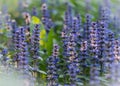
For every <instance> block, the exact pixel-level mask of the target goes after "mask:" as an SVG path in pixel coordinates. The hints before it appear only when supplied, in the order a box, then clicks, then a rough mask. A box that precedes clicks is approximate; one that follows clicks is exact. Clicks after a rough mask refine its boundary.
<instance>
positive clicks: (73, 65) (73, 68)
mask: <svg viewBox="0 0 120 86" xmlns="http://www.w3.org/2000/svg"><path fill="white" fill-rule="evenodd" d="M75 47H76V43H75V35H74V34H73V33H70V36H69V42H68V46H67V49H68V50H67V53H68V57H69V60H68V75H69V77H70V83H69V84H70V86H76V85H77V81H78V78H77V75H78V74H79V73H80V69H79V59H78V56H77V52H76V49H75Z"/></svg>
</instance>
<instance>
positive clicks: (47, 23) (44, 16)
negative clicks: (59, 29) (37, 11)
mask: <svg viewBox="0 0 120 86" xmlns="http://www.w3.org/2000/svg"><path fill="white" fill-rule="evenodd" d="M41 10H42V23H43V24H44V27H45V29H46V32H47V33H48V32H49V31H50V29H51V28H52V27H53V26H54V24H53V22H52V20H51V19H50V14H49V11H48V7H47V4H46V3H43V4H42V8H41Z"/></svg>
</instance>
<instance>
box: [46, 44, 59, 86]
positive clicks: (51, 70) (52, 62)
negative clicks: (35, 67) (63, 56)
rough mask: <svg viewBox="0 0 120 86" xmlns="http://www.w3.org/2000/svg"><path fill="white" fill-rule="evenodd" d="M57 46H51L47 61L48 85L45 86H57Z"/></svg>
mask: <svg viewBox="0 0 120 86" xmlns="http://www.w3.org/2000/svg"><path fill="white" fill-rule="evenodd" d="M58 55H59V46H58V45H57V44H54V46H53V53H52V56H50V57H49V58H48V59H47V64H48V67H47V70H48V71H47V80H48V84H47V86H58V82H57V81H58V73H57V72H58V62H59V57H58Z"/></svg>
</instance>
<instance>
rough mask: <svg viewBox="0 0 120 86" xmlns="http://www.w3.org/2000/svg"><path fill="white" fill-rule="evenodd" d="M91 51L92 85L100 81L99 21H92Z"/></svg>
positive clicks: (94, 85)
mask: <svg viewBox="0 0 120 86" xmlns="http://www.w3.org/2000/svg"><path fill="white" fill-rule="evenodd" d="M90 53H91V55H92V56H91V69H90V85H91V86H98V85H99V84H100V81H99V79H98V77H99V72H100V71H99V70H100V64H99V58H98V33H97V23H96V22H92V26H91V27H90Z"/></svg>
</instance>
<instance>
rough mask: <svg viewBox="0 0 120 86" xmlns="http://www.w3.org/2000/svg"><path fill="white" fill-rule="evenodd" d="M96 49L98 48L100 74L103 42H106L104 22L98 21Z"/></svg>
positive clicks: (102, 65) (102, 61) (103, 55)
mask: <svg viewBox="0 0 120 86" xmlns="http://www.w3.org/2000/svg"><path fill="white" fill-rule="evenodd" d="M97 27H98V47H99V59H100V65H101V73H103V71H104V60H105V42H106V35H107V34H106V29H107V26H106V23H105V22H104V21H98V23H97Z"/></svg>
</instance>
